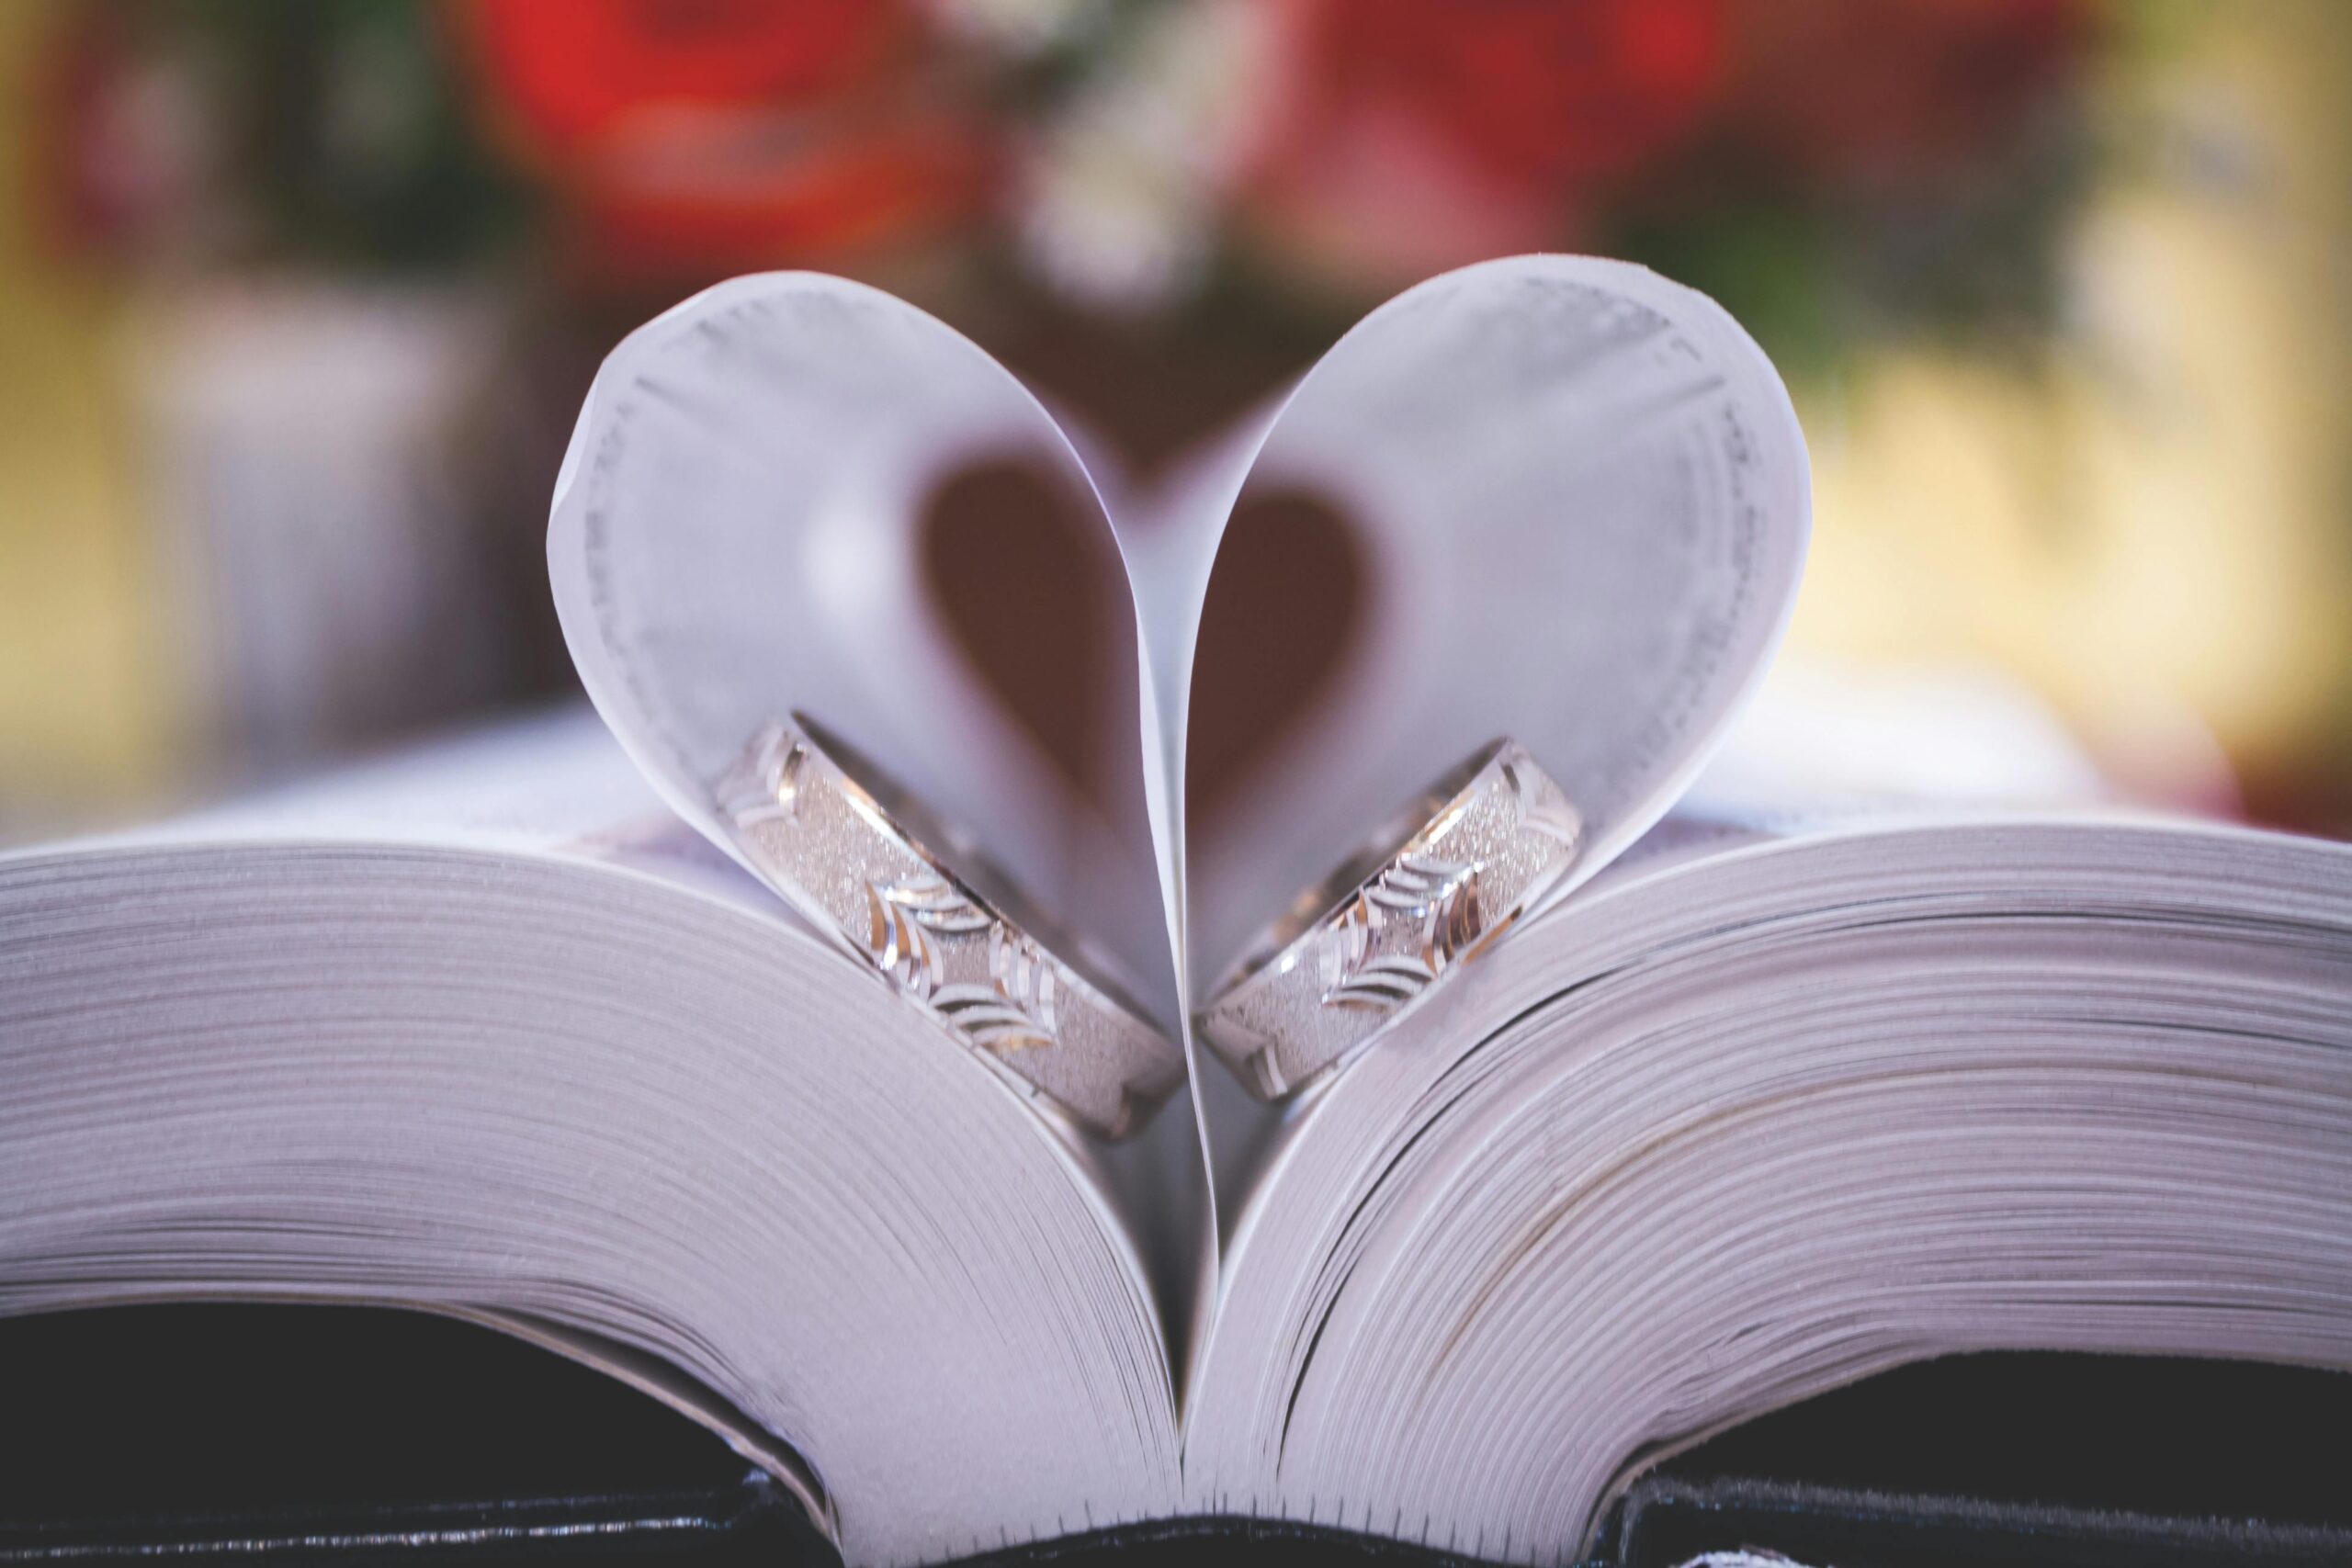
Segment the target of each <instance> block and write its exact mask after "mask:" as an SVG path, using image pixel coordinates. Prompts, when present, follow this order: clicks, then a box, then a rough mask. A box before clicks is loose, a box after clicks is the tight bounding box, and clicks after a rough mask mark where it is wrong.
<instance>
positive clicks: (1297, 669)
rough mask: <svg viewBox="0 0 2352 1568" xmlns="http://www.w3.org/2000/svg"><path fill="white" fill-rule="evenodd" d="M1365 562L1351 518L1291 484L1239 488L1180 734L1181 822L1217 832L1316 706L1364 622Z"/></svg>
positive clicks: (1203, 619)
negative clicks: (1187, 722)
mask: <svg viewBox="0 0 2352 1568" xmlns="http://www.w3.org/2000/svg"><path fill="white" fill-rule="evenodd" d="M1365 574H1366V567H1365V563H1364V556H1363V547H1362V546H1361V545H1360V544H1359V543H1358V542H1357V538H1356V534H1355V530H1354V529H1353V528H1352V527H1351V525H1349V523H1348V520H1347V518H1346V517H1345V516H1344V515H1343V514H1342V513H1340V512H1339V511H1338V510H1337V509H1335V508H1334V507H1333V506H1331V505H1330V504H1329V502H1325V501H1323V500H1321V499H1320V498H1318V497H1317V496H1315V495H1312V494H1308V493H1306V492H1304V491H1283V490H1275V491H1266V492H1264V493H1262V494H1259V493H1251V494H1245V495H1244V496H1243V498H1242V501H1241V504H1240V506H1239V507H1238V508H1237V509H1236V510H1235V512H1234V515H1233V521H1232V522H1231V524H1230V525H1227V530H1226V536H1225V543H1224V544H1223V546H1222V547H1220V548H1219V549H1218V551H1217V558H1216V569H1215V570H1213V571H1212V572H1211V573H1210V576H1209V590H1208V600H1207V603H1206V604H1204V605H1203V607H1202V612H1201V640H1200V650H1199V653H1198V655H1197V656H1196V658H1195V660H1194V661H1193V703H1192V728H1191V732H1190V734H1189V735H1188V736H1187V738H1186V741H1185V778H1184V792H1185V800H1186V816H1187V820H1188V821H1189V822H1190V823H1191V824H1192V826H1193V829H1195V830H1207V831H1214V830H1215V829H1216V822H1217V819H1218V818H1219V817H1220V816H1221V815H1222V813H1224V812H1225V811H1226V810H1227V808H1229V807H1231V806H1232V805H1233V803H1234V802H1235V801H1236V800H1237V799H1238V796H1239V794H1240V792H1241V790H1242V788H1243V787H1244V786H1245V785H1246V784H1248V783H1249V780H1250V773H1251V772H1252V770H1253V769H1254V768H1255V767H1256V766H1257V765H1258V763H1259V762H1260V761H1262V760H1263V759H1264V758H1265V757H1266V755H1267V754H1268V753H1269V752H1270V751H1271V750H1272V748H1273V746H1274V743H1275V742H1276V741H1277V740H1278V739H1280V738H1281V737H1282V735H1283V732H1284V731H1285V730H1287V729H1288V728H1290V727H1291V726H1292V725H1294V724H1295V723H1296V722H1297V721H1298V719H1299V718H1300V717H1301V716H1303V715H1305V714H1306V713H1307V712H1308V711H1309V710H1310V709H1312V708H1313V707H1314V705H1315V704H1316V703H1317V701H1318V700H1319V699H1320V698H1321V697H1322V695H1323V694H1324V692H1325V691H1326V689H1327V688H1328V687H1329V684H1330V682H1331V679H1332V677H1333V676H1334V675H1336V674H1337V673H1338V672H1339V671H1340V668H1341V667H1342V665H1343V663H1344V661H1345V660H1346V659H1347V657H1348V655H1349V653H1350V651H1351V648H1352V647H1353V645H1354V642H1355V639H1356V636H1357V634H1358V632H1359V631H1360V630H1361V629H1362V619H1363V606H1364V602H1365V586H1366V583H1365Z"/></svg>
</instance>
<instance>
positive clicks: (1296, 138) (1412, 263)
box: [1257, 0, 1724, 276]
mask: <svg viewBox="0 0 2352 1568" xmlns="http://www.w3.org/2000/svg"><path fill="white" fill-rule="evenodd" d="M1286 22H1287V27H1286V28H1285V36H1284V39H1283V45H1282V47H1283V52H1284V55H1285V60H1284V62H1283V73H1282V77H1283V90H1284V95H1285V102H1284V104H1283V107H1282V110H1281V111H1280V112H1279V113H1278V115H1277V116H1276V118H1275V126H1274V130H1272V134H1271V135H1270V136H1269V138H1268V141H1267V144H1266V146H1265V148H1264V149H1263V152H1262V157H1261V167H1260V174H1259V178H1258V181H1257V184H1258V186H1259V187H1260V196H1261V201H1260V203H1259V206H1260V208H1261V212H1262V213H1263V214H1265V215H1266V216H1267V217H1268V218H1269V220H1271V223H1272V226H1273V227H1274V228H1275V229H1276V230H1277V231H1280V232H1281V233H1282V235H1283V237H1284V238H1286V239H1287V240H1289V241H1291V242H1294V243H1303V244H1305V245H1306V247H1307V248H1308V249H1310V250H1313V251H1318V252H1323V253H1327V254H1346V253H1352V254H1354V255H1355V256H1356V257H1358V258H1359V259H1363V260H1369V261H1370V262H1371V263H1372V265H1373V270H1374V272H1385V273H1392V274H1396V275H1397V276H1405V275H1410V274H1416V273H1420V272H1426V271H1429V270H1430V269H1432V268H1434V267H1440V266H1445V265H1454V264H1456V263H1459V262H1464V261H1468V260H1472V259H1475V258H1476V257H1477V256H1479V255H1485V254H1497V253H1499V252H1503V251H1510V250H1521V249H1529V248H1536V247H1541V246H1544V245H1546V244H1555V243H1558V242H1559V240H1560V238H1561V237H1562V232H1563V231H1564V230H1565V229H1566V228H1567V227H1569V226H1570V225H1572V223H1573V221H1574V218H1575V216H1576V213H1577V209H1578V208H1579V206H1580V205H1581V204H1582V203H1583V202H1584V201H1586V200H1588V199H1589V198H1590V197H1593V196H1594V195H1595V194H1597V191H1598V188H1599V187H1600V186H1605V185H1607V184H1609V183H1611V182H1613V181H1617V180H1621V179H1623V177H1625V176H1627V175H1631V174H1633V173H1634V172H1636V171H1637V170H1639V169H1641V168H1642V167H1644V166H1645V164H1648V163H1649V162H1650V161H1651V160H1652V159H1654V158H1655V157H1657V155H1658V154H1660V153H1662V152H1665V151H1666V150H1668V149H1669V148H1670V147H1672V146H1673V145H1674V144H1675V143H1677V142H1678V141H1680V140H1681V139H1682V138H1683V137H1684V136H1685V135H1686V134H1687V133H1688V132H1689V131H1690V130H1691V128H1692V127H1693V126H1694V125H1695V124H1696V123H1697V122H1698V120H1699V119H1700V118H1701V116H1702V113H1703V111H1704V109H1705V107H1706V105H1707V103H1708V100H1709V97H1710V96H1711V94H1712V92H1713V89H1714V87H1715V85H1716V84H1717V82H1718V80H1719V77H1720V74H1721V73H1720V65H1721V62H1722V55H1723V39H1724V6H1723V3H1722V0H1290V3H1289V5H1288V8H1287V16H1286Z"/></svg>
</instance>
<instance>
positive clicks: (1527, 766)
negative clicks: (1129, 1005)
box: [1198, 740, 1584, 1100]
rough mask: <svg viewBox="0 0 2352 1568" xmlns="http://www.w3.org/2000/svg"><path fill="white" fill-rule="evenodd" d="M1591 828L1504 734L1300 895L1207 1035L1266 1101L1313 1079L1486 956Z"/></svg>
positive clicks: (1239, 976) (1219, 1005) (1226, 997)
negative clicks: (1470, 962) (1453, 975)
mask: <svg viewBox="0 0 2352 1568" xmlns="http://www.w3.org/2000/svg"><path fill="white" fill-rule="evenodd" d="M1583 837H1584V820H1583V818H1582V817H1581V816H1580V815H1579V814H1578V813H1577V809H1576V807H1574V806H1572V805H1570V804H1569V802H1568V799H1567V796H1566V795H1564V794H1563V793H1562V792H1561V790H1560V786H1559V785H1558V784H1555V783H1554V782H1553V781H1552V779H1551V777H1550V776H1549V775H1548V774H1546V773H1544V770H1543V769H1542V768H1540V767H1538V766H1536V764H1535V760H1534V759H1533V758H1532V757H1531V756H1529V755H1528V754H1527V750H1526V749H1525V748H1524V747H1521V745H1519V744H1518V742H1516V741H1512V740H1497V741H1495V742H1493V743H1492V744H1490V745H1488V746H1487V747H1485V748H1483V749H1481V750H1479V751H1478V752H1477V753H1476V755H1474V756H1472V757H1471V758H1470V760H1469V761H1466V762H1464V763H1463V764H1462V765H1461V766H1460V767H1458V768H1456V769H1454V770H1453V772H1452V773H1448V774H1447V775H1446V776H1445V777H1444V778H1442V779H1440V780H1439V781H1438V782H1437V783H1436V784H1432V785H1430V788H1429V789H1428V790H1427V791H1426V792H1424V794H1423V795H1422V796H1421V797H1420V799H1419V801H1418V802H1417V803H1416V804H1415V805H1414V806H1413V807H1409V808H1408V809H1407V811H1406V812H1405V813H1403V814H1402V815H1401V816H1400V817H1399V818H1398V819H1397V821H1395V822H1393V823H1391V824H1390V825H1389V827H1388V828H1387V829H1385V831H1383V832H1382V833H1381V834H1379V835H1377V836H1375V837H1374V839H1373V840H1372V841H1371V842H1370V843H1369V844H1368V845H1367V846H1366V847H1365V848H1364V850H1363V852H1360V853H1358V854H1356V855H1353V856H1351V857H1350V858H1349V859H1348V860H1347V862H1346V863H1343V864H1342V865H1341V866H1340V869H1339V870H1338V871H1336V872H1334V873H1332V874H1331V875H1330V876H1329V877H1327V878H1326V879H1325V880H1324V881H1322V882H1320V883H1318V884H1317V885H1316V886H1313V887H1311V888H1309V889H1307V891H1306V892H1305V893H1304V894H1302V895H1300V896H1299V898H1298V900H1297V901H1296V902H1295V904H1293V905H1292V906H1291V909H1290V912H1289V913H1287V914H1285V915H1284V916H1283V918H1282V919H1279V920H1277V921H1275V922H1274V924H1273V925H1272V926H1271V927H1269V928H1268V929H1267V931H1265V933H1264V934H1263V935H1262V936H1261V938H1260V939H1259V941H1258V942H1256V943H1254V944H1253V945H1252V946H1251V947H1250V949H1249V950H1248V951H1247V952H1245V953H1243V954H1242V956H1241V958H1240V959H1239V960H1238V961H1237V962H1236V963H1235V964H1234V965H1233V966H1232V967H1231V968H1230V969H1229V970H1227V973H1226V976H1225V977H1224V978H1223V979H1222V980H1221V981H1219V983H1218V984H1217V985H1216V987H1214V988H1212V990H1211V991H1210V996H1211V997H1212V998H1213V999H1212V1000H1211V1001H1210V1003H1209V1005H1208V1007H1207V1009H1206V1010H1204V1012H1202V1013H1201V1015H1200V1017H1199V1019H1198V1023H1199V1027H1200V1032H1201V1035H1202V1037H1203V1038H1204V1039H1205V1040H1206V1041H1207V1042H1208V1043H1209V1045H1210V1046H1211V1047H1212V1048H1213V1049H1214V1050H1216V1053H1217V1054H1218V1055H1220V1056H1222V1057H1224V1058H1225V1061H1226V1063H1227V1066H1231V1067H1232V1068H1233V1070H1234V1072H1235V1073H1236V1074H1237V1075H1238V1076H1239V1077H1240V1078H1241V1081H1242V1082H1243V1083H1244V1084H1246V1085H1247V1086H1248V1087H1249V1089H1250V1092H1251V1093H1253V1094H1255V1095H1257V1096H1258V1097H1259V1098H1260V1099H1261V1100H1272V1099H1275V1098H1277V1097H1279V1096H1282V1095H1284V1094H1288V1093H1290V1092H1291V1091H1293V1090H1294V1089H1299V1088H1302V1087H1304V1086H1305V1085H1306V1084H1307V1083H1308V1082H1309V1081H1311V1080H1313V1079H1315V1078H1317V1077H1321V1076H1322V1075H1323V1074H1325V1073H1328V1072H1330V1071H1331V1070H1333V1069H1334V1068H1336V1067H1338V1066H1340V1065H1341V1064H1342V1063H1344V1062H1346V1061H1348V1060H1349V1059H1350V1058H1351V1057H1352V1056H1354V1055H1356V1053H1358V1052H1359V1051H1361V1050H1363V1048H1364V1047H1365V1046H1366V1045H1368V1044H1370V1043H1371V1042H1372V1040H1373V1038H1374V1036H1375V1035H1377V1034H1379V1033H1380V1032H1382V1031H1383V1030H1385V1029H1386V1028H1388V1027H1389V1026H1390V1025H1391V1024H1393V1023H1395V1022H1396V1021H1397V1019H1399V1018H1400V1017H1402V1016H1404V1015H1405V1014H1406V1013H1407V1012H1408V1011H1410V1010H1412V1009H1413V1008H1414V1007H1415V1006H1417V1005H1418V1004H1419V1002H1420V1001H1421V1000H1422V999H1423V998H1426V997H1427V996H1428V995H1429V994H1430V989H1431V987H1434V986H1435V985H1436V984H1437V982H1438V981H1440V980H1442V979H1443V978H1444V977H1445V976H1447V975H1449V974H1451V973H1452V972H1453V970H1455V969H1456V968H1458V967H1460V966H1461V965H1462V964H1464V963H1465V962H1467V961H1468V960H1470V959H1471V958H1474V957H1476V955H1477V954H1478V953H1481V952H1483V951H1485V949H1486V948H1487V944H1488V943H1490V942H1493V941H1494V940H1495V938H1496V937H1497V936H1498V935H1500V934H1501V933H1502V932H1503V931H1505V930H1506V929H1507V928H1509V927H1510V925H1511V923H1512V922H1513V921H1515V920H1517V919H1519V917H1520V916H1521V915H1522V914H1524V913H1525V912H1526V911H1527V910H1528V909H1529V908H1532V906H1533V904H1534V903H1535V901H1536V900H1537V899H1538V898H1540V897H1543V895H1544V890H1545V889H1546V888H1548V887H1550V886H1553V885H1554V884H1555V883H1556V882H1557V881H1558V880H1559V879H1560V876H1561V874H1563V873H1564V872H1566V870H1567V869H1568V867H1569V866H1570V865H1572V864H1573V863H1575V861H1576V857H1577V848H1578V846H1579V844H1580V843H1581V842H1582V840H1583Z"/></svg>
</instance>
